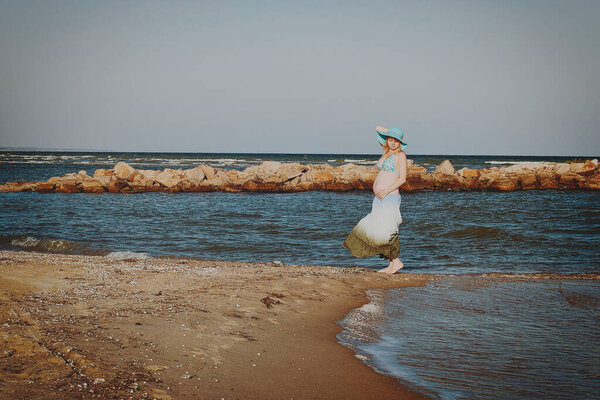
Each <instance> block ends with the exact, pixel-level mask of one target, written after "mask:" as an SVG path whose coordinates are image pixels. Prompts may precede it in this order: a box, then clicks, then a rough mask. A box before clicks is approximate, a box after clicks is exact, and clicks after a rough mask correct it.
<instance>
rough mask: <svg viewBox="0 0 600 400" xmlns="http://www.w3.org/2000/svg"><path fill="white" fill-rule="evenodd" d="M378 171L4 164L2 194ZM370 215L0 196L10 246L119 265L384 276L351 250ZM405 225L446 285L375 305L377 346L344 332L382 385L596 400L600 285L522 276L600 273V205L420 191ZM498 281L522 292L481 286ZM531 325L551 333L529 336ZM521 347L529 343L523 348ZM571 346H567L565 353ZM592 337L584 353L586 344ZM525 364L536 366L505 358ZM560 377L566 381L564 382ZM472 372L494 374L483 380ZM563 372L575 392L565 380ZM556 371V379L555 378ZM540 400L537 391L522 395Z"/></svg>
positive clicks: (212, 200)
mask: <svg viewBox="0 0 600 400" xmlns="http://www.w3.org/2000/svg"><path fill="white" fill-rule="evenodd" d="M377 158H378V155H297V154H296V155H294V154H291V155H290V154H278V155H261V154H251V155H248V154H246V155H245V154H162V153H155V154H150V153H31V152H30V153H22V152H0V162H1V164H0V182H6V181H15V180H28V181H36V180H46V179H48V178H50V177H51V176H56V175H61V174H65V173H68V172H77V171H79V170H86V171H87V172H88V174H90V175H92V174H93V172H94V170H95V169H97V168H111V167H112V166H113V165H114V164H115V163H116V162H117V161H126V162H128V163H130V164H131V165H133V166H134V167H136V168H143V169H163V168H165V167H169V168H190V167H194V166H195V165H198V164H200V163H208V164H210V165H213V166H214V167H219V168H238V169H242V168H245V167H248V166H251V165H256V164H258V163H260V162H262V161H265V160H278V161H285V162H301V163H305V164H308V163H311V164H313V165H314V164H323V163H330V164H332V165H338V164H341V163H345V162H354V163H357V164H364V165H369V164H374V163H375V161H376V160H377ZM409 158H411V159H413V160H414V162H415V163H416V164H420V165H423V166H425V167H426V168H428V170H430V171H431V170H433V169H434V168H435V167H436V166H437V165H438V164H439V163H441V162H442V161H443V160H444V159H450V161H451V162H452V163H453V164H454V166H455V167H456V168H462V167H465V166H466V167H469V168H484V167H490V166H501V165H510V164H513V163H523V162H530V161H548V162H552V161H565V160H570V159H572V157H570V158H569V157H564V158H556V157H555V158H542V157H503V156H414V157H412V156H410V155H409ZM371 201H372V195H371V194H370V193H369V192H347V193H334V192H305V193H293V194H290V193H287V194H284V193H277V194H251V193H178V194H167V193H142V194H134V195H127V194H102V195H90V194H59V193H51V194H39V193H4V194H0V247H3V248H10V249H23V250H38V251H55V252H64V253H80V254H98V255H103V256H109V257H160V256H185V257H198V258H203V259H219V260H239V261H273V260H279V261H282V262H284V263H286V264H294V265H299V264H316V265H333V266H344V267H348V266H361V267H367V268H380V267H382V266H383V264H382V262H381V260H380V259H378V258H368V259H357V258H354V257H352V256H351V255H350V254H349V253H348V252H347V250H346V249H344V248H343V247H342V246H341V243H342V242H343V240H344V238H345V236H346V235H347V234H348V233H349V232H350V230H351V229H352V227H353V226H354V224H356V222H358V220H359V219H360V218H362V217H363V216H364V215H365V214H366V213H368V212H369V211H370V205H371ZM401 212H402V215H403V220H404V222H403V224H402V226H401V228H400V243H401V256H400V257H401V259H402V261H403V262H404V264H405V266H406V271H407V272H418V273H430V274H435V276H436V277H443V279H440V280H436V281H434V282H432V283H430V284H428V285H427V286H426V287H424V288H414V289H404V290H401V291H381V292H378V293H375V294H374V293H371V296H372V298H375V299H379V300H374V302H373V303H372V304H370V305H369V307H376V308H378V309H380V311H379V312H378V313H377V314H376V315H377V318H372V317H369V318H371V321H372V324H371V326H370V328H369V329H371V330H370V331H369V333H368V334H365V330H364V329H363V330H362V331H360V330H359V329H354V328H356V327H358V326H359V325H360V323H359V322H357V321H358V319H357V318H354V319H353V318H350V317H349V318H348V319H347V320H346V322H344V323H342V325H343V326H344V328H345V333H344V334H343V335H341V337H340V340H341V342H342V343H344V344H346V345H348V346H351V347H353V348H354V349H356V351H357V352H358V353H359V354H362V355H363V356H365V357H366V361H367V362H368V363H369V364H370V365H372V366H373V367H374V368H377V369H378V370H379V371H381V372H383V373H387V374H390V375H392V376H396V377H397V378H398V379H401V380H404V381H408V382H409V383H411V384H412V385H414V386H416V387H418V388H419V389H421V390H423V391H425V392H427V393H429V394H431V395H432V396H434V397H440V398H486V397H487V398H572V397H569V396H567V394H568V393H574V394H577V396H575V397H577V398H594V397H597V395H596V393H598V391H597V389H598V387H597V382H598V380H599V379H600V377H599V375H598V368H597V366H598V361H597V360H598V359H600V357H598V356H600V335H599V334H598V330H597V329H595V328H594V327H597V326H598V325H599V324H598V323H599V322H600V309H599V307H598V304H599V303H598V301H599V299H600V285H599V284H598V280H585V281H584V280H572V279H571V278H572V277H570V276H569V275H562V277H560V276H559V278H560V279H557V280H552V281H550V280H548V279H541V280H532V279H525V280H522V279H521V280H514V279H512V280H511V278H510V277H511V276H513V277H514V274H522V273H542V274H544V275H543V276H544V277H546V278H547V277H549V275H548V274H551V273H560V274H571V273H587V274H600V251H599V248H598V244H599V243H600V240H599V239H600V193H598V192H589V191H588V192H586V191H559V190H548V191H522V192H507V193H497V192H419V193H410V194H403V195H402V204H401ZM496 272H499V273H504V274H508V276H509V278H506V279H499V280H498V279H497V278H489V277H485V276H483V275H482V274H486V273H496ZM451 274H457V276H458V277H451V276H449V275H451ZM465 274H476V275H474V276H476V277H477V278H473V276H467V275H465ZM465 282H466V283H465ZM560 285H562V289H561V286H560ZM560 290H562V292H561V291H560ZM563 293H575V294H577V293H579V294H581V296H583V297H582V298H585V299H587V300H586V301H584V302H583V303H577V301H574V302H572V303H573V304H584V305H583V306H581V307H580V306H578V305H572V304H571V303H570V302H569V299H573V298H574V297H573V296H571V297H568V296H567V295H564V294H563ZM581 296H580V297H581ZM575 297H577V296H575ZM367 308H368V307H367ZM482 316H484V317H482ZM480 318H483V321H482V320H480ZM348 321H349V322H348ZM524 321H525V322H524ZM562 322H565V323H562ZM567 322H568V323H567ZM480 323H482V324H483V325H479V324H480ZM530 325H531V326H538V327H539V328H540V329H539V330H537V331H535V332H533V333H527V334H525V333H526V332H528V331H527V329H528V328H529V327H530ZM407 327H408V328H407ZM361 329H362V328H361ZM521 333H522V335H521V336H522V337H520V339H519V340H518V341H515V340H513V339H514V338H513V337H514V336H515V335H520V334H521ZM473 335H475V336H476V337H474V336H473ZM499 337H503V338H510V339H507V340H499ZM556 337H559V338H561V340H559V341H555V342H552V339H553V338H556ZM577 338H585V340H584V342H581V343H580V342H579V341H578V342H577V343H575V344H574V342H573V340H575V339H577ZM363 339H364V340H363ZM577 340H579V339H577ZM539 343H552V346H553V347H552V349H553V351H547V352H543V351H538V350H539V349H538V347H537V346H538V345H539ZM582 343H583V344H582ZM483 345H485V346H483ZM482 346H483V347H482ZM465 349H466V350H465ZM473 349H476V350H473ZM471 350H473V351H471ZM513 352H514V353H515V354H516V355H515V356H514V357H515V359H516V360H523V363H518V362H516V361H515V362H512V363H511V362H509V361H510V360H509V361H506V360H505V359H500V360H499V359H498V357H499V355H505V354H513ZM557 364H558V365H563V366H564V368H563V369H562V370H560V371H556V370H554V369H553V368H554V366H555V365H557ZM457 365H462V366H463V367H464V368H457V367H456V366H457ZM522 365H525V367H522ZM449 366H450V367H449ZM507 370H509V372H506V371H507ZM473 371H480V372H481V374H484V375H485V376H483V375H482V376H476V379H475V376H474V375H473V373H474V372H473ZM561 371H563V372H564V374H563V375H564V377H563V378H564V379H563V380H560V382H559V380H557V379H558V378H557V376H558V375H560V374H561V373H562V372H561ZM546 373H547V374H548V379H540V376H542V375H543V374H546ZM516 376H518V377H516ZM590 382H592V383H590ZM525 386H527V387H531V388H533V389H532V390H531V391H522V390H521V389H522V388H523V387H525ZM515 388H517V389H515ZM519 388H521V389H519ZM573 388H578V389H577V390H576V389H573Z"/></svg>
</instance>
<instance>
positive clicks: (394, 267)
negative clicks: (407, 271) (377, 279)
mask: <svg viewBox="0 0 600 400" xmlns="http://www.w3.org/2000/svg"><path fill="white" fill-rule="evenodd" d="M402 268H404V264H402V261H400V259H399V258H395V259H393V260H391V261H390V266H389V267H387V268H384V269H385V271H383V270H382V271H381V272H384V273H386V274H389V275H393V274H395V273H396V272H398V271H400V270H401V269H402Z"/></svg>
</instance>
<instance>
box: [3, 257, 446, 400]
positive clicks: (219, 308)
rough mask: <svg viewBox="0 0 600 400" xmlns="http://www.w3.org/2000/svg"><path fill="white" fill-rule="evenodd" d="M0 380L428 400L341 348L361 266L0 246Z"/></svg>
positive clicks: (177, 395)
mask: <svg viewBox="0 0 600 400" xmlns="http://www.w3.org/2000/svg"><path fill="white" fill-rule="evenodd" d="M0 270H1V271H2V272H1V274H0V285H1V287H2V290H0V296H1V297H2V300H3V301H2V302H0V313H2V317H3V318H2V319H3V320H4V321H5V322H3V325H2V328H1V329H0V336H1V337H2V340H1V341H0V343H2V349H0V350H1V351H0V354H1V355H2V356H0V360H1V361H0V367H1V370H0V374H1V376H2V379H0V382H1V383H0V388H1V389H2V392H3V393H5V394H6V395H10V396H12V397H14V398H39V397H43V398H48V399H52V398H57V399H58V398H61V399H71V398H73V399H75V398H83V397H85V398H132V399H138V398H140V399H142V398H156V399H187V398H190V399H191V398H193V399H204V398H206V399H213V398H225V399H231V398H240V399H259V398H260V399H268V398H273V399H275V398H277V399H281V398H295V399H322V398H327V399H364V398H369V397H371V396H372V394H373V393H375V392H376V393H377V396H378V397H379V398H382V399H386V398H389V399H397V398H406V399H418V398H426V396H425V395H424V394H422V393H419V392H416V391H414V390H413V389H411V388H409V387H408V386H406V385H403V384H401V383H400V382H399V381H397V380H396V379H394V378H392V377H389V376H385V375H381V374H378V373H377V372H375V371H374V370H372V369H371V368H370V367H369V366H367V365H366V364H365V363H363V362H362V361H361V360H359V359H358V358H357V357H356V356H355V354H354V352H353V351H352V350H351V349H349V348H347V347H345V346H343V345H342V344H341V343H339V341H338V339H337V337H336V335H337V334H338V333H339V332H341V330H342V327H341V326H340V325H339V324H338V323H337V321H340V320H342V319H343V318H344V316H345V315H346V314H347V313H348V312H349V311H350V310H352V309H354V308H358V307H360V306H362V305H363V304H366V303H367V302H368V297H367V295H366V292H365V290H367V289H373V288H381V289H385V288H401V287H408V286H418V285H422V284H424V283H425V282H426V281H428V280H430V279H434V277H433V276H430V275H429V276H428V275H418V274H409V273H404V274H402V275H395V276H392V277H388V276H381V275H380V274H377V273H376V272H375V271H372V270H368V269H362V268H339V267H317V266H287V265H279V264H273V263H238V262H223V261H204V260H197V259H193V260H192V259H186V258H170V259H163V258H158V259H152V258H150V259H124V260H116V259H107V258H106V257H102V256H74V255H61V254H46V253H34V252H20V251H0Z"/></svg>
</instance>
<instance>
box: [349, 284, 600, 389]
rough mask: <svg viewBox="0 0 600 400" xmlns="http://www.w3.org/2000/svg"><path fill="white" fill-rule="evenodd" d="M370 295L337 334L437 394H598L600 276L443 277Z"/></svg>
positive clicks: (384, 368) (374, 361)
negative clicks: (596, 277)
mask: <svg viewBox="0 0 600 400" xmlns="http://www.w3.org/2000/svg"><path fill="white" fill-rule="evenodd" d="M369 294H370V297H371V303H370V304H368V305H366V306H365V307H363V308H361V309H357V310H354V311H352V312H351V313H350V314H348V315H347V317H346V319H345V320H344V321H343V322H342V325H343V326H344V331H343V332H342V333H341V334H340V336H339V338H340V340H341V341H342V343H344V344H346V345H348V346H350V347H352V348H354V349H355V350H356V351H357V352H358V353H359V354H360V355H362V357H363V358H364V359H366V360H368V361H367V362H368V363H369V364H371V365H372V366H374V367H375V368H376V369H378V370H379V371H381V372H383V373H386V374H389V375H392V376H395V377H397V378H400V379H402V380H403V381H406V382H409V383H410V384H412V385H415V386H417V387H418V388H420V389H421V390H423V391H424V392H428V393H429V394H431V395H433V396H434V397H439V398H443V399H463V398H469V399H471V398H476V399H484V398H487V399H498V398H505V399H516V398H521V399H531V398H537V399H574V398H588V399H591V398H598V397H599V396H600V395H599V393H600V362H599V361H598V360H600V282H599V281H598V280H567V279H559V280H557V279H553V280H549V279H536V280H533V279H509V278H490V277H482V276H463V277H451V276H448V277H440V278H439V279H436V280H433V281H431V282H429V283H428V284H427V285H426V286H425V287H419V288H408V289H401V290H379V291H377V290H375V291H371V292H370V293H369Z"/></svg>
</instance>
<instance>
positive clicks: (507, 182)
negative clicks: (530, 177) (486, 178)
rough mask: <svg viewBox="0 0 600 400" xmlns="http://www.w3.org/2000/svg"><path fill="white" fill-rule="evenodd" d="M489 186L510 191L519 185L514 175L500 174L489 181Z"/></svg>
mask: <svg viewBox="0 0 600 400" xmlns="http://www.w3.org/2000/svg"><path fill="white" fill-rule="evenodd" d="M490 186H491V187H492V188H494V189H496V190H501V191H511V190H515V189H517V188H518V187H519V180H518V179H517V177H516V176H515V175H512V174H509V175H502V176H500V177H499V178H496V179H494V180H492V181H491V182H490Z"/></svg>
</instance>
